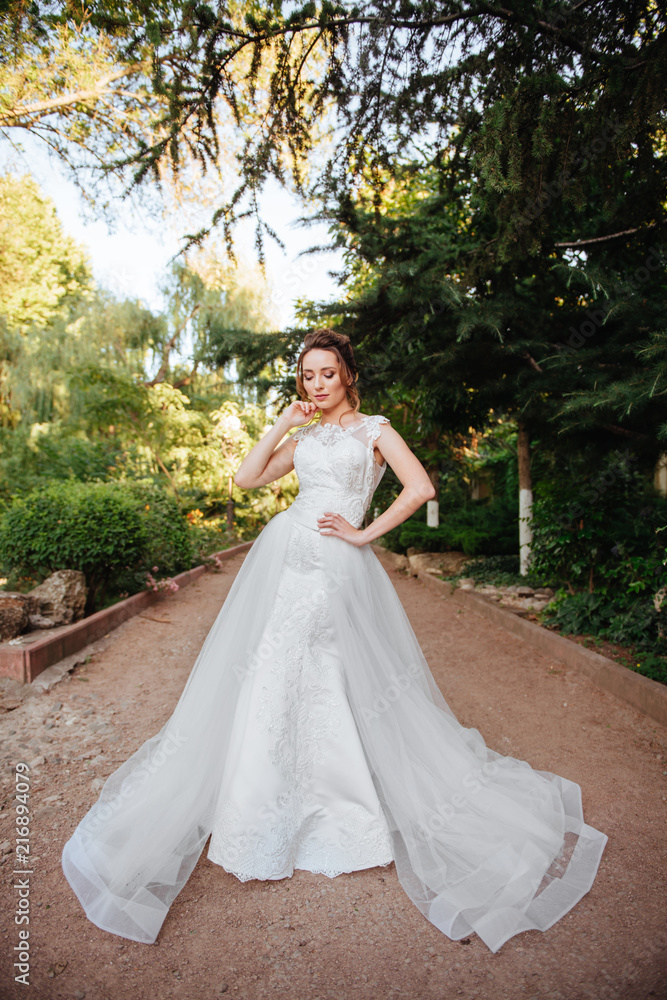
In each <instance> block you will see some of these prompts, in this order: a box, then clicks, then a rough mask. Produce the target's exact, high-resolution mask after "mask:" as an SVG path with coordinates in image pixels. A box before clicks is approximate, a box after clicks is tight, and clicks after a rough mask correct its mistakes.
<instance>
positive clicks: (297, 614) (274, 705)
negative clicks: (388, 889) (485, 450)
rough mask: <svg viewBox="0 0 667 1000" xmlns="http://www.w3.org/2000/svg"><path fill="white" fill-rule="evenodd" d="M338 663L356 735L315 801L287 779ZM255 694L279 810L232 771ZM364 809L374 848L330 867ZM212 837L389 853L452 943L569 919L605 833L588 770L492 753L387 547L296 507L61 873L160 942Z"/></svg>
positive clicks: (118, 928)
mask: <svg viewBox="0 0 667 1000" xmlns="http://www.w3.org/2000/svg"><path fill="white" fill-rule="evenodd" d="M327 671H328V673H327ZM332 672H333V673H332ZM334 674H335V675H336V676H337V681H336V684H337V687H336V690H337V692H338V696H339V710H338V711H339V714H340V701H341V699H342V700H344V703H345V706H344V707H345V711H344V712H343V713H342V715H341V718H343V719H344V720H346V721H345V725H347V727H348V728H347V730H345V732H346V733H347V736H345V737H344V739H343V740H342V742H341V740H340V739H339V742H338V744H337V745H338V746H339V747H340V748H341V749H340V753H339V756H340V761H339V765H340V766H338V767H336V766H335V763H336V759H338V757H337V755H334V757H335V759H334V762H333V765H332V763H331V759H329V761H328V762H327V764H326V766H324V765H322V766H319V767H318V768H315V770H313V769H312V768H311V770H310V772H309V775H308V782H306V784H307V787H308V797H307V804H308V803H310V805H309V809H308V810H307V811H306V813H307V815H306V813H304V801H305V800H304V799H303V797H302V799H301V801H300V802H295V801H293V799H294V796H293V794H292V792H291V790H293V788H294V787H295V782H294V781H291V779H290V774H289V770H290V761H291V760H292V761H294V768H295V769H296V768H297V767H298V766H299V761H302V760H303V751H300V753H301V756H299V755H298V754H297V755H296V756H295V752H294V749H293V745H294V741H293V740H292V741H290V739H291V738H290V732H291V728H292V727H293V726H296V725H303V724H304V718H306V721H308V720H310V721H309V724H311V725H312V724H313V722H312V720H313V718H315V716H317V718H318V719H319V720H320V721H319V722H318V725H321V726H326V720H327V703H326V698H320V699H319V702H318V696H317V695H318V690H320V689H319V688H318V682H317V678H318V677H325V676H326V677H328V680H327V681H326V683H323V685H322V688H323V689H325V690H327V691H329V690H330V689H331V687H332V681H331V678H332V676H333V675H334ZM304 678H306V679H307V687H308V688H309V695H308V697H309V699H310V701H306V702H304V680H303V679H304ZM253 704H255V706H257V705H260V704H261V705H263V709H262V711H263V712H264V716H263V720H264V721H263V724H262V725H263V731H264V732H269V731H270V732H273V734H274V738H273V739H272V741H271V742H269V743H267V747H268V748H269V749H268V750H267V753H268V752H269V750H270V748H271V747H273V748H274V750H275V748H276V747H278V748H281V749H280V751H279V753H278V757H277V758H276V759H274V760H273V762H272V766H273V767H274V770H275V779H274V780H273V784H272V785H270V784H269V785H267V784H265V786H264V787H265V793H263V794H264V795H265V796H266V795H269V788H270V787H271V788H273V790H274V791H277V793H278V794H277V796H273V795H271V802H267V803H264V805H265V806H266V808H263V806H262V801H261V796H260V800H258V799H257V795H255V799H254V801H253V800H252V796H251V797H250V799H249V800H248V802H246V804H245V805H244V806H242V807H241V808H240V809H239V801H245V800H244V791H243V789H244V787H245V786H246V784H247V782H246V781H242V782H239V781H238V778H237V780H236V781H235V780H234V775H237V776H238V773H239V762H241V763H243V762H244V760H245V756H244V755H247V754H246V752H245V751H244V750H243V747H244V739H243V737H244V733H247V732H248V727H249V726H253V727H257V721H256V718H257V713H256V712H255V711H254V710H253V709H252V706H253ZM304 704H306V705H307V706H309V707H308V711H306V712H305V713H304ZM253 712H254V714H253ZM299 712H301V716H300V718H301V722H299ZM295 713H296V714H295ZM318 713H319V714H318ZM349 720H352V723H353V724H352V725H351V726H350V725H348V722H349ZM300 732H303V729H301V730H300ZM253 742H254V741H253V740H249V741H248V740H246V741H245V745H246V746H250V745H252V744H253ZM346 753H347V754H348V757H346V756H345V754H346ZM349 753H353V754H354V755H355V756H354V759H355V761H356V762H357V765H355V767H354V769H353V770H352V771H351V770H350V768H349V766H346V763H345V762H346V761H348V763H349ZM311 756H312V755H311ZM274 757H275V755H274ZM329 758H331V754H330V755H329ZM360 762H362V763H361V766H358V765H359V764H360ZM245 766H246V772H245V773H246V774H247V775H248V776H249V778H251V777H252V775H253V774H255V775H258V774H259V773H260V772H262V771H263V770H264V763H263V762H262V760H261V759H258V760H256V761H254V762H247V761H246V765H245ZM345 774H347V775H348V776H349V778H348V782H347V786H345V783H344V781H343V783H342V784H341V781H342V778H341V776H344V775H345ZM334 781H335V782H337V787H336V794H335V796H334V797H333V801H334V805H335V808H334V809H331V808H329V811H328V812H327V811H326V808H325V807H326V803H327V802H328V803H329V805H330V804H331V801H332V796H331V787H330V786H331V784H332V782H334ZM346 796H347V797H348V799H349V805H350V810H348V812H347V813H346V816H345V817H343V816H342V812H341V808H340V805H341V803H344V802H345V800H346ZM274 799H275V801H278V803H279V804H280V810H279V811H276V808H275V801H274ZM248 803H249V804H248ZM313 803H315V805H313ZM352 806H354V807H355V809H356V812H355V813H353V811H352V808H351V807H352ZM230 810H231V811H230ZM299 810H300V811H299ZM360 810H361V811H360ZM304 815H306V819H307V825H308V831H307V834H308V837H310V838H311V839H310V840H308V839H307V837H306V836H305V835H304V827H303V824H304V822H305V821H304ZM353 815H354V817H355V822H356V821H357V820H358V821H359V822H362V823H367V828H368V830H369V831H370V835H369V838H367V843H368V844H369V845H370V846H369V848H368V852H367V854H366V855H364V854H363V852H362V854H361V855H359V858H358V863H352V864H349V863H347V864H346V861H347V862H349V857H350V855H349V854H348V856H347V859H346V858H345V857H343V858H342V860H337V861H335V863H332V866H331V867H332V868H333V871H328V870H327V868H326V866H324V867H323V866H322V864H321V859H320V860H315V861H313V858H314V855H316V854H317V851H314V852H313V851H311V850H310V848H309V847H308V845H309V844H310V845H312V844H313V843H316V842H317V837H318V823H319V824H320V826H322V828H324V827H323V824H325V823H329V824H333V827H332V829H333V828H335V829H336V832H337V834H340V830H341V829H342V827H343V826H344V823H343V820H345V821H347V820H348V819H349V817H351V816H353ZM295 816H296V817H297V819H298V822H296V823H295V822H294V817H295ZM258 817H260V819H261V822H260V823H259V824H258V822H257V818H258ZM285 817H287V819H285ZM290 817H291V820H290ZM250 820H252V822H250ZM283 821H284V822H283ZM290 821H291V822H292V826H291V827H290ZM280 822H283V827H282V828H281V830H280V836H278V837H276V829H277V828H276V823H280ZM230 824H231V825H230ZM244 824H246V827H247V828H246V829H244ZM290 829H291V833H290V835H289V836H286V835H285V831H288V832H289V831H290ZM211 833H213V837H212V838H211V847H210V849H209V857H210V858H211V859H212V860H215V861H217V862H218V863H220V864H223V865H224V866H225V867H226V868H227V869H228V870H230V871H234V872H235V873H236V874H237V875H238V877H239V878H246V877H247V878H252V877H260V878H276V877H283V876H284V875H289V874H291V871H292V870H293V868H294V867H307V868H309V869H310V870H315V871H325V872H327V873H328V874H335V873H336V871H338V870H353V869H354V868H355V867H364V866H366V865H371V864H376V863H386V862H387V861H388V860H390V859H391V858H392V857H393V860H394V862H395V864H396V870H397V873H398V877H399V879H400V882H401V885H402V886H403V888H404V890H405V892H406V893H407V895H408V896H409V897H410V899H411V900H412V901H413V902H414V903H415V905H416V906H417V907H418V908H419V909H420V910H421V912H422V913H423V915H424V916H425V917H426V918H427V919H428V920H429V921H430V922H431V923H432V924H434V925H435V926H436V927H438V928H439V929H440V930H441V931H442V932H443V933H445V934H446V935H447V936H448V937H449V938H451V939H452V940H459V939H460V938H462V937H464V936H466V935H468V934H471V933H473V932H474V933H476V934H478V935H479V937H480V938H481V939H482V940H483V941H484V942H485V944H486V945H487V946H488V947H489V948H490V949H491V951H493V952H496V951H498V949H499V948H500V947H501V946H502V944H503V943H504V942H505V941H507V940H508V939H509V938H510V937H512V936H513V935H515V934H517V933H519V932H521V931H525V930H534V929H536V930H542V931H545V930H547V929H548V928H549V927H551V926H552V925H553V924H554V923H555V922H556V921H557V920H559V919H560V918H561V917H562V916H563V915H564V914H565V913H567V912H568V911H569V910H570V909H571V908H572V907H573V906H574V905H575V904H576V903H577V902H578V900H580V899H581V897H582V896H583V895H584V894H585V893H586V892H588V890H589V889H590V888H591V885H592V884H593V881H594V879H595V875H596V872H597V869H598V866H599V862H600V858H601V856H602V852H603V850H604V847H605V844H606V842H607V836H606V834H604V833H601V832H600V831H599V830H596V829H594V828H593V827H591V826H588V825H587V824H586V823H585V822H584V818H583V810H582V802H581V789H580V786H579V785H578V784H576V783H575V782H573V781H570V780H568V779H567V778H563V777H560V776H558V775H556V774H552V773H551V772H549V771H540V770H535V769H533V768H531V766H530V765H529V764H528V763H527V762H525V761H521V760H518V759H516V758H514V757H510V756H503V755H502V754H500V753H497V752H496V751H494V750H492V749H490V748H489V747H487V746H486V744H485V742H484V739H483V738H482V736H481V734H480V733H479V731H478V730H477V729H475V728H466V727H464V726H462V725H461V724H460V723H459V722H458V721H457V719H456V717H455V716H454V714H453V712H452V711H451V709H450V708H449V706H448V705H447V703H446V701H445V700H444V698H443V696H442V694H441V692H440V690H439V689H438V687H437V685H436V683H435V681H434V679H433V677H432V675H431V673H430V670H429V668H428V666H427V664H426V661H425V659H424V656H423V654H422V652H421V649H420V647H419V644H418V642H417V639H416V637H415V635H414V632H413V630H412V628H411V626H410V623H409V621H408V619H407V616H406V614H405V612H404V610H403V607H402V605H401V603H400V601H399V599H398V595H397V594H396V591H395V590H394V587H393V586H392V583H391V581H390V579H389V577H388V576H387V574H386V573H385V571H384V569H383V568H382V566H381V564H380V562H379V560H378V559H377V557H376V555H375V554H374V552H373V551H372V549H371V548H370V547H369V546H363V547H361V548H355V547H354V546H352V545H350V544H349V543H347V542H344V541H343V540H341V539H338V538H335V537H332V536H323V535H320V534H319V532H318V531H317V529H316V522H315V520H314V518H311V517H308V516H304V515H303V514H302V513H301V512H300V511H299V510H298V508H296V507H295V508H294V509H292V508H290V509H289V510H287V511H284V512H282V513H280V514H278V515H276V516H275V517H274V518H273V519H272V520H271V521H270V522H269V523H268V524H267V525H266V527H265V528H264V529H263V531H262V533H261V535H260V536H259V538H258V539H257V540H256V542H255V543H254V544H253V546H252V548H251V549H250V551H249V553H248V555H247V557H246V559H245V561H244V563H243V565H242V567H241V570H240V571H239V573H238V575H237V577H236V579H235V581H234V583H233V585H232V587H231V589H230V592H229V594H228V597H227V599H226V601H225V603H224V605H223V607H222V609H221V611H220V613H219V615H218V617H217V619H216V621H215V623H214V625H213V627H212V628H211V631H210V632H209V634H208V636H207V639H206V641H205V643H204V645H203V647H202V649H201V651H200V653H199V656H198V658H197V660H196V662H195V665H194V667H193V669H192V671H191V673H190V676H189V678H188V680H187V682H186V685H185V687H184V689H183V692H182V694H181V697H180V699H179V701H178V703H177V705H176V707H175V709H174V712H173V714H172V716H171V718H170V719H169V720H168V721H167V722H166V723H165V725H164V726H163V727H162V729H161V730H160V731H159V732H158V733H157V734H156V735H155V736H153V737H152V738H151V739H149V740H147V741H146V742H145V743H144V744H143V745H142V746H141V747H140V748H139V749H138V750H137V751H136V753H134V754H133V755H132V756H131V757H130V758H129V759H128V760H127V761H126V762H125V763H124V764H123V765H122V766H121V767H119V768H118V770H116V771H115V772H114V773H113V774H111V775H110V777H109V778H108V779H107V781H106V783H105V785H104V787H103V788H102V790H101V793H100V797H99V799H98V801H97V802H96V803H95V804H94V805H93V806H92V808H91V809H90V810H89V812H88V813H87V814H86V815H85V816H84V817H83V819H82V820H81V822H80V823H79V825H78V826H77V828H76V829H75V831H74V833H73V835H72V837H71V838H70V839H69V840H68V841H67V843H66V844H65V846H64V849H63V854H62V866H63V871H64V873H65V876H66V877H67V879H68V881H69V883H70V885H71V886H72V888H73V890H74V892H75V893H76V895H77V897H78V899H79V901H80V902H81V905H82V906H83V909H84V911H85V913H86V915H87V917H88V919H89V920H91V921H92V922H93V923H94V924H96V925H97V926H98V927H100V928H102V929H103V930H106V931H110V932H111V933H113V934H118V935H120V936H122V937H125V938H129V939H132V940H135V941H141V942H145V943H152V942H154V941H155V939H156V937H157V935H158V932H159V930H160V928H161V926H162V924H163V922H164V919H165V917H166V916H167V913H168V910H169V907H170V905H171V903H172V902H173V900H174V898H175V897H176V895H177V894H178V893H179V891H180V890H181V889H182V887H183V885H184V884H185V882H186V881H187V879H188V877H189V875H190V873H191V872H192V869H193V868H194V866H195V864H196V863H197V860H198V858H199V856H200V855H201V852H202V850H203V848H204V846H205V844H206V842H207V840H208V839H209V836H210V835H211ZM313 837H314V840H313ZM358 839H359V838H358V835H357V834H354V835H353V836H351V837H350V838H349V843H350V844H354V843H357V842H358ZM325 840H326V838H325ZM277 843H278V844H279V846H278V847H277V846H276V844H277ZM328 843H329V845H330V844H331V838H329V840H328ZM267 845H269V846H267ZM299 845H301V846H300V847H299ZM304 845H305V846H304ZM269 854H271V858H270V859H269V857H268V856H269ZM334 855H335V852H334ZM335 857H337V855H335ZM276 859H277V860H276Z"/></svg>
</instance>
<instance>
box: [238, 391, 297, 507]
mask: <svg viewBox="0 0 667 1000" xmlns="http://www.w3.org/2000/svg"><path fill="white" fill-rule="evenodd" d="M316 410H317V406H316V405H315V403H301V402H295V403H290V405H289V406H288V407H287V409H286V410H284V411H283V413H281V414H280V416H279V417H278V419H277V420H276V422H275V424H274V425H273V427H272V428H271V430H270V431H267V433H266V434H265V435H264V437H263V438H262V440H261V441H258V442H257V444H256V445H255V446H254V448H252V449H251V450H250V451H249V452H248V454H247V455H246V457H245V458H244V459H243V461H242V462H241V464H240V465H239V467H238V469H237V470H236V475H235V476H234V482H235V483H236V485H237V486H239V487H240V488H241V489H242V490H253V489H256V488H257V487H258V486H266V484H267V483H272V482H274V480H276V479H280V478H282V476H286V475H287V473H288V472H290V471H291V470H292V469H293V468H294V449H295V448H296V441H294V440H293V439H292V438H289V440H287V441H284V442H283V443H282V444H280V442H281V441H282V440H283V438H284V437H285V435H286V434H287V432H288V431H289V430H291V429H292V427H300V426H301V424H305V423H307V422H308V421H309V420H310V418H311V417H312V415H313V413H315V411H316ZM277 445H280V447H276V446H277Z"/></svg>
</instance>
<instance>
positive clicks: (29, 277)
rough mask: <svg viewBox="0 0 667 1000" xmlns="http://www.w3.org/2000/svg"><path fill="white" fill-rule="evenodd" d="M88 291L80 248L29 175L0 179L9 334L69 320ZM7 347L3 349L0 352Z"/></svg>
mask: <svg viewBox="0 0 667 1000" xmlns="http://www.w3.org/2000/svg"><path fill="white" fill-rule="evenodd" d="M91 292H92V274H91V270H90V265H89V262H88V260H87V257H86V254H85V253H84V251H83V249H82V248H81V247H80V246H79V245H78V244H77V243H75V241H74V240H73V239H72V237H71V236H68V235H66V234H65V232H64V231H63V227H62V225H61V223H60V220H59V219H58V216H57V215H56V209H55V206H54V204H53V202H52V201H51V199H50V198H47V197H46V196H45V195H43V194H42V193H41V191H40V189H39V187H38V186H37V184H36V183H35V181H34V180H33V179H32V178H31V177H30V176H29V175H25V176H23V177H18V176H16V175H13V174H11V173H6V174H4V175H0V315H2V316H3V317H4V320H5V322H6V324H7V328H8V329H9V330H14V331H16V332H21V333H25V331H26V330H27V329H28V328H29V327H31V326H39V325H40V324H42V325H43V324H46V323H48V322H49V321H51V320H52V319H53V318H54V317H55V316H64V317H66V316H69V315H70V313H71V309H72V307H73V306H75V305H77V304H78V303H79V302H80V301H81V300H82V299H85V298H86V297H87V296H89V295H90V294H91ZM7 346H9V345H5V348H6V347H7Z"/></svg>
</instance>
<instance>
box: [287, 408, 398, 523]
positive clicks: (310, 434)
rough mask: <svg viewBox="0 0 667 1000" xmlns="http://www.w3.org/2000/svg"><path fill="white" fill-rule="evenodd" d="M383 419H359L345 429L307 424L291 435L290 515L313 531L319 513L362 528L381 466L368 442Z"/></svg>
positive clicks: (367, 417)
mask: <svg viewBox="0 0 667 1000" xmlns="http://www.w3.org/2000/svg"><path fill="white" fill-rule="evenodd" d="M388 423H389V420H388V419H387V417H381V416H379V415H377V414H376V415H374V416H366V417H361V418H359V419H358V420H356V421H355V422H354V423H353V424H350V425H349V426H348V427H340V426H339V425H338V424H319V423H316V424H309V425H308V426H307V427H302V428H300V429H299V430H298V431H297V432H296V433H295V434H294V437H295V439H296V441H297V445H296V448H295V451H294V468H295V470H296V474H297V476H298V477H299V495H298V496H297V498H296V500H295V501H294V503H293V504H292V505H291V507H290V508H289V511H290V513H291V515H292V517H295V518H296V519H297V520H298V521H300V522H301V523H302V524H305V525H306V526H307V527H309V528H315V529H317V519H318V517H320V516H321V515H322V514H323V513H324V511H334V512H335V513H337V514H342V516H343V517H344V518H345V520H346V521H349V522H350V524H351V525H353V527H355V528H360V527H361V525H362V524H363V520H364V515H365V513H366V511H367V510H368V507H369V504H370V502H371V499H372V497H373V493H374V492H375V490H376V489H377V486H378V484H379V482H380V480H381V479H382V476H383V474H384V471H385V469H386V468H387V463H386V462H383V463H382V465H378V463H377V461H376V459H375V454H374V444H375V441H377V439H378V437H379V436H380V431H381V425H382V424H388Z"/></svg>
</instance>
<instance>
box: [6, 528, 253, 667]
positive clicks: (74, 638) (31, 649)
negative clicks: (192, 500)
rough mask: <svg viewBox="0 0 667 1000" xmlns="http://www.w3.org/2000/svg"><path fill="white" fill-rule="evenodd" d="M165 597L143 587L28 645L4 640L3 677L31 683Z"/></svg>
mask: <svg viewBox="0 0 667 1000" xmlns="http://www.w3.org/2000/svg"><path fill="white" fill-rule="evenodd" d="M252 544H253V543H252V542H241V544H240V545H233V546H232V547H231V548H229V549H223V550H222V552H216V553H215V555H216V556H217V557H218V559H222V560H225V559H232V558H233V557H234V556H237V555H239V554H240V553H241V552H247V551H248V549H249V548H250V546H251V545H252ZM205 572H206V566H195V567H193V569H188V570H186V571H185V572H184V573H179V574H178V576H175V577H174V580H175V581H176V583H177V584H178V586H179V587H187V585H188V584H189V583H193V582H194V580H197V579H198V578H199V577H200V576H201V575H202V574H203V573H205ZM161 598H162V594H161V593H159V592H157V593H156V592H155V591H153V590H142V591H141V592H140V593H138V594H133V595H132V597H127V598H126V599H125V600H124V601H119V602H118V603H117V604H112V605H111V607H109V608H103V610H102V611H96V612H95V614H92V615H89V616H88V618H82V619H81V621H78V622H74V623H73V624H72V625H65V626H63V627H62V628H60V629H59V630H58V632H57V633H56V634H55V635H54V634H53V632H51V630H49V631H48V632H47V633H46V635H45V637H44V638H43V639H37V640H36V641H35V642H32V643H30V644H29V645H25V646H18V645H16V646H12V645H10V644H9V643H0V677H12V678H14V679H15V680H18V681H21V683H23V684H29V683H31V682H32V681H33V680H34V679H35V677H37V676H38V675H39V674H41V673H42V671H43V670H46V669H47V667H50V666H52V665H53V664H54V663H57V662H58V661H59V660H62V659H64V658H65V657H66V656H71V655H72V654H73V653H78V652H79V650H81V649H83V648H84V646H87V645H89V644H90V643H92V642H95V640H96V639H101V638H102V636H105V635H106V634H107V633H108V632H110V631H111V630H112V629H115V628H117V627H118V626H119V625H121V624H122V623H123V622H124V621H127V620H128V618H133V617H134V616H135V615H138V614H139V612H140V611H143V610H144V608H148V607H150V606H151V605H152V604H155V603H156V601H159V600H160V599H161Z"/></svg>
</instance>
